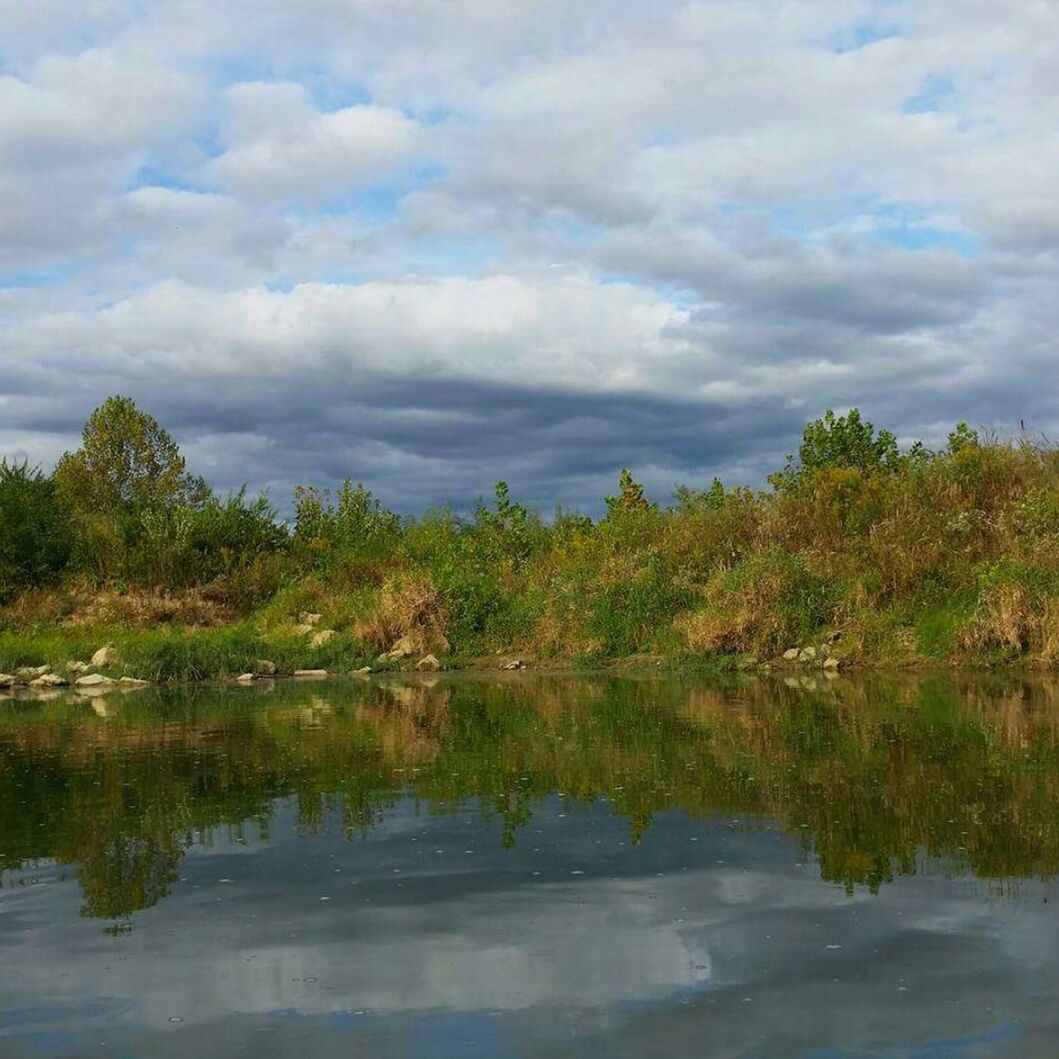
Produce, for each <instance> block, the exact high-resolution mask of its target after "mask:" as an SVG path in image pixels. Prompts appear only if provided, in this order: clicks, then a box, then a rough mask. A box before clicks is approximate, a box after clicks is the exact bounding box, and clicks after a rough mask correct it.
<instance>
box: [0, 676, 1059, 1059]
mask: <svg viewBox="0 0 1059 1059" xmlns="http://www.w3.org/2000/svg"><path fill="white" fill-rule="evenodd" d="M1057 865H1059V689H1057V688H1056V687H1055V686H1053V685H1050V684H1048V683H1045V682H1039V681H1034V682H1031V681H1025V680H1021V679H1014V678H995V679H992V680H982V679H969V678H967V679H958V678H953V679H948V678H945V679H942V678H911V677H910V678H907V679H901V680H895V679H883V678H878V677H873V678H866V679H864V680H861V681H857V682H854V681H849V680H845V679H838V680H833V681H824V680H808V679H807V680H802V681H791V682H789V683H784V682H783V681H773V680H746V681H738V682H732V683H730V684H726V685H723V686H722V685H716V684H708V683H703V682H699V681H694V680H674V679H664V678H653V677H640V676H635V677H622V678H602V677H555V678H552V677H514V676H513V677H510V678H504V679H501V678H497V677H484V676H483V677H453V678H449V677H441V678H429V679H424V680H420V681H415V682H399V681H396V680H391V681H374V680H373V681H372V682H359V681H358V682H352V681H350V682H341V681H335V682H321V683H293V682H281V683H277V684H275V685H272V686H263V685H257V686H254V687H251V688H242V687H225V688H196V689H184V690H179V691H157V690H148V691H141V692H136V693H127V694H124V693H117V692H114V693H110V694H107V695H103V696H96V697H91V698H89V697H77V696H73V695H69V694H64V695H57V696H55V697H54V698H52V699H47V700H42V699H32V700H30V699H13V698H7V699H3V700H0V882H2V887H0V1056H4V1057H5V1059H6V1057H14V1059H23V1057H52V1056H64V1057H65V1056H122V1057H126V1056H130V1057H131V1056H152V1057H153V1056H159V1057H170V1056H172V1057H177V1056H179V1057H185V1056H189V1055H201V1056H209V1057H220V1059H228V1057H236V1056H238V1057H243V1056H247V1057H249V1056H253V1057H255V1059H256V1057H273V1056H298V1057H300V1059H306V1057H315V1056H320V1057H331V1056H335V1057H337V1056H343V1057H346V1056H361V1055H363V1056H371V1057H373V1059H379V1057H391V1056H409V1057H424V1059H432V1057H448V1056H463V1055H474V1056H512V1057H515V1056H517V1057H537V1056H540V1057H543V1056H549V1057H551V1056H559V1057H582V1056H585V1057H587V1056H594V1057H597V1056H598V1057H609V1056H617V1057H624V1056H629V1057H632V1056H637V1057H639V1056H659V1057H662V1056H665V1057H683V1056H747V1057H750V1056H753V1057H758V1056H805V1057H812V1059H836V1057H847V1056H848V1057H856V1059H862V1057H867V1056H886V1057H894V1056H910V1057H911V1056H915V1057H926V1056H946V1057H949V1056H975V1057H977V1056H1019V1057H1034V1056H1041V1057H1043V1056H1049V1057H1051V1056H1055V1055H1056V1054H1059V1009H1057V1006H1056V997H1057V995H1059V918H1057V916H1056V912H1055V908H1054V906H1053V904H1052V902H1051V900H1050V898H1051V893H1052V881H1051V880H1052V877H1053V875H1054V874H1055V871H1056V867H1057Z"/></svg>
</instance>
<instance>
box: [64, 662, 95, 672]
mask: <svg viewBox="0 0 1059 1059" xmlns="http://www.w3.org/2000/svg"><path fill="white" fill-rule="evenodd" d="M91 668H92V667H91V666H90V665H89V664H88V663H87V662H67V663H66V670H67V672H69V673H86V672H87V671H88V670H89V669H91Z"/></svg>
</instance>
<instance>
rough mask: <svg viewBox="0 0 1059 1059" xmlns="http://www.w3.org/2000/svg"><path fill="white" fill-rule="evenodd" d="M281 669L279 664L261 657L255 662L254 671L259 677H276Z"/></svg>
mask: <svg viewBox="0 0 1059 1059" xmlns="http://www.w3.org/2000/svg"><path fill="white" fill-rule="evenodd" d="M278 671H279V666H277V665H276V663H275V662H270V661H269V660H268V659H267V658H259V659H258V660H257V661H256V662H255V663H254V672H255V673H256V674H257V675H258V676H259V677H274V676H275V675H276V673H277V672H278Z"/></svg>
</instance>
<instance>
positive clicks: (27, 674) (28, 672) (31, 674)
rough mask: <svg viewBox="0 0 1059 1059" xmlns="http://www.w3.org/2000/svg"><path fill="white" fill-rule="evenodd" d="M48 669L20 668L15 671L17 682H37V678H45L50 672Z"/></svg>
mask: <svg viewBox="0 0 1059 1059" xmlns="http://www.w3.org/2000/svg"><path fill="white" fill-rule="evenodd" d="M48 669H49V667H48V666H19V667H18V669H16V670H15V680H16V681H19V680H21V681H27V682H28V681H30V680H36V679H37V677H42V676H44V674H45V673H47V672H48Z"/></svg>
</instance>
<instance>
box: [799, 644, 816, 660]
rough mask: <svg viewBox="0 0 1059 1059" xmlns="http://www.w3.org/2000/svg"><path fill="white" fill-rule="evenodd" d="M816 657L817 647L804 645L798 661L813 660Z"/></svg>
mask: <svg viewBox="0 0 1059 1059" xmlns="http://www.w3.org/2000/svg"><path fill="white" fill-rule="evenodd" d="M814 658H816V648H815V647H803V648H802V649H801V650H800V651H799V652H798V661H799V662H811V661H812V660H813V659H814Z"/></svg>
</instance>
